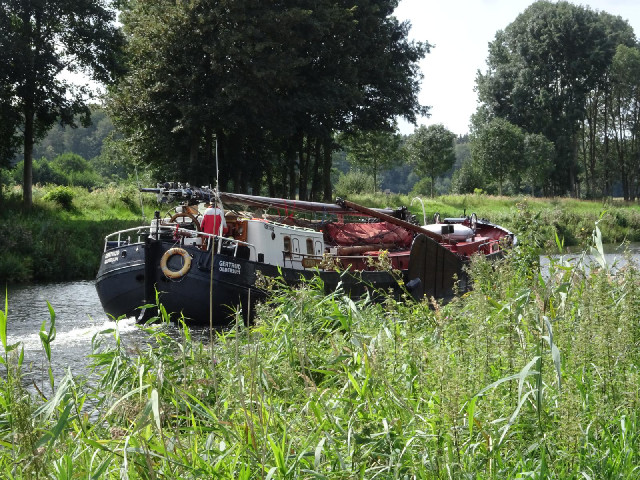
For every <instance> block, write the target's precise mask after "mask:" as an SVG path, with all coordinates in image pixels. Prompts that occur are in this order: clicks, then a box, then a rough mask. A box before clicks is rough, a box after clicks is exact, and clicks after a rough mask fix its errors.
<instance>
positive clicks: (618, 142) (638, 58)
mask: <svg viewBox="0 0 640 480" xmlns="http://www.w3.org/2000/svg"><path fill="white" fill-rule="evenodd" d="M610 112H611V130H612V134H613V140H614V145H615V151H616V158H617V167H618V171H619V173H620V180H621V182H622V194H623V196H624V199H625V200H631V199H632V197H635V189H634V188H633V183H636V182H638V180H639V179H638V178H637V176H638V174H639V173H640V49H638V48H637V47H626V46H625V45H620V46H619V47H618V50H617V52H616V55H615V56H614V58H613V65H612V108H611V111H610ZM632 191H634V192H633V194H632Z"/></svg>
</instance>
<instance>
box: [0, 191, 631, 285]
mask: <svg viewBox="0 0 640 480" xmlns="http://www.w3.org/2000/svg"><path fill="white" fill-rule="evenodd" d="M65 189H66V190H65ZM20 194H21V192H20V190H19V189H14V190H9V191H8V192H6V197H5V198H4V200H3V205H2V208H1V210H0V221H2V224H3V225H4V226H5V228H4V231H3V234H2V235H0V251H2V252H3V254H2V255H1V256H0V282H3V283H11V284H13V283H24V282H46V281H70V280H88V279H93V278H95V275H96V273H97V270H98V265H99V259H100V255H101V252H102V247H103V242H104V237H105V236H106V235H107V234H109V233H111V232H113V231H116V230H120V229H125V228H130V227H134V226H136V225H139V224H140V222H141V218H142V212H141V208H140V195H139V194H138V192H137V189H136V188H135V186H133V185H128V186H123V187H115V186H113V187H108V188H103V189H96V190H93V191H91V192H89V191H87V190H86V189H83V188H67V187H62V188H61V187H39V186H35V187H34V207H33V209H32V210H31V211H23V209H22V206H21V201H20ZM350 199H351V200H353V201H355V202H357V203H362V204H363V205H366V206H371V207H386V206H392V207H397V206H402V205H406V206H409V207H410V208H411V211H412V212H413V213H414V214H416V216H417V218H418V220H419V221H420V222H422V220H423V216H422V208H421V206H420V204H419V203H418V202H416V201H415V200H414V199H413V198H412V197H410V196H406V195H404V196H403V195H385V194H382V193H381V194H378V195H360V196H356V195H354V196H352V197H350ZM143 200H144V202H145V206H144V208H145V212H146V214H147V216H148V217H151V216H152V212H153V211H154V210H156V209H158V208H159V206H158V205H157V203H155V198H154V197H153V196H150V195H146V196H144V197H143ZM412 202H413V205H412ZM424 202H425V212H426V218H427V222H428V223H429V222H431V219H432V218H433V214H434V213H435V212H439V213H440V215H441V217H442V218H445V217H457V216H461V215H462V214H463V213H464V212H466V214H467V215H470V214H471V213H473V212H475V213H476V214H477V215H478V217H481V218H488V219H489V220H490V221H491V222H493V223H496V224H499V225H503V226H505V227H506V228H509V229H511V230H512V231H514V232H516V233H517V234H518V235H519V236H521V237H522V236H527V237H535V241H534V242H531V243H534V244H536V245H537V246H538V248H540V249H541V250H543V251H544V250H546V251H549V250H550V249H552V248H555V237H556V234H557V235H558V237H559V239H561V240H562V239H564V244H565V245H566V246H576V245H577V246H580V245H586V244H587V242H588V241H589V239H590V238H591V233H592V231H593V228H594V225H595V223H596V222H599V226H600V229H601V231H602V235H603V241H604V242H605V243H620V242H622V241H624V240H627V241H640V206H638V205H637V204H628V205H626V204H623V203H621V202H609V203H602V202H590V201H580V200H573V199H567V198H560V199H537V198H529V197H494V196H487V195H445V196H441V197H438V198H436V199H433V200H431V199H424ZM164 208H168V207H164Z"/></svg>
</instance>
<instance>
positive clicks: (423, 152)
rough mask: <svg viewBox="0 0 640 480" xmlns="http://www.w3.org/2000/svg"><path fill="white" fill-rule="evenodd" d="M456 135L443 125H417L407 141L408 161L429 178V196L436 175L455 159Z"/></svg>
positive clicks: (441, 172)
mask: <svg viewBox="0 0 640 480" xmlns="http://www.w3.org/2000/svg"><path fill="white" fill-rule="evenodd" d="M455 139H456V135H455V133H453V132H450V131H449V130H447V129H446V128H445V126H444V125H442V124H438V125H429V126H428V127H425V126H424V125H423V126H421V127H418V128H417V129H416V130H415V131H414V132H413V135H411V136H410V137H409V140H408V141H407V149H408V151H409V161H410V162H411V163H412V164H413V165H414V167H415V169H416V172H417V173H418V174H420V175H423V176H427V177H429V178H430V179H431V197H433V186H434V184H435V180H436V177H438V176H439V175H442V174H443V173H445V172H446V171H447V170H449V169H450V168H451V167H452V166H453V164H454V162H455V161H456V154H455V148H454V141H455Z"/></svg>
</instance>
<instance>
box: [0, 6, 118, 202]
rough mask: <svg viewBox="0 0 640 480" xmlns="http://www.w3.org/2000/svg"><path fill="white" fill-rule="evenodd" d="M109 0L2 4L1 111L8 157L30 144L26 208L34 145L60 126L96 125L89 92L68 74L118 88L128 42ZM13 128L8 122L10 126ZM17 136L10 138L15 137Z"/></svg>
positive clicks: (26, 158) (25, 180)
mask: <svg viewBox="0 0 640 480" xmlns="http://www.w3.org/2000/svg"><path fill="white" fill-rule="evenodd" d="M114 20H115V11H114V10H113V9H112V8H110V5H109V4H108V3H107V0H0V26H1V27H2V28H0V46H1V47H2V49H1V50H2V51H3V53H2V57H3V58H2V60H3V61H2V63H1V64H0V82H1V85H0V102H2V104H1V105H0V112H2V120H3V127H2V128H3V130H5V131H4V132H2V133H4V134H5V135H8V136H7V137H5V139H4V141H3V149H2V154H3V155H4V158H7V156H13V154H15V150H16V148H17V145H18V141H20V143H21V144H22V148H23V155H24V175H23V201H24V205H25V207H27V208H29V207H30V206H31V204H32V166H33V158H32V154H33V145H34V142H35V141H36V140H37V139H39V138H42V137H43V136H44V135H45V134H46V132H47V131H48V130H49V129H50V128H51V126H52V125H53V124H54V123H55V122H56V121H59V122H60V123H61V124H63V125H72V126H73V125H75V117H76V115H79V116H80V118H81V121H82V122H83V123H85V124H86V123H87V122H88V120H89V109H88V107H87V105H86V101H85V99H86V97H87V96H88V95H89V93H90V92H89V91H88V89H87V88H86V87H77V88H76V87H72V86H71V85H70V84H69V82H68V81H66V80H63V79H62V77H61V74H62V73H63V72H76V71H86V72H89V73H91V75H92V77H93V78H94V79H95V80H97V81H101V82H110V81H112V80H113V79H114V75H115V74H116V72H117V71H118V68H117V65H118V64H117V60H118V50H119V47H120V45H121V43H122V38H121V35H120V33H119V30H118V28H117V27H116V25H115V23H114ZM5 121H6V122H7V123H4V122H5ZM9 132H10V133H9Z"/></svg>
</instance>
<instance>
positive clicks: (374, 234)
mask: <svg viewBox="0 0 640 480" xmlns="http://www.w3.org/2000/svg"><path fill="white" fill-rule="evenodd" d="M324 239H325V242H326V243H328V244H331V245H340V246H351V245H374V244H383V243H392V244H394V245H395V246H397V247H398V248H407V247H409V246H410V245H411V242H412V241H413V234H412V233H411V232H409V231H408V230H405V229H404V228H402V227H399V226H397V225H393V224H391V223H388V222H379V223H328V224H327V225H325V227H324Z"/></svg>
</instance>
